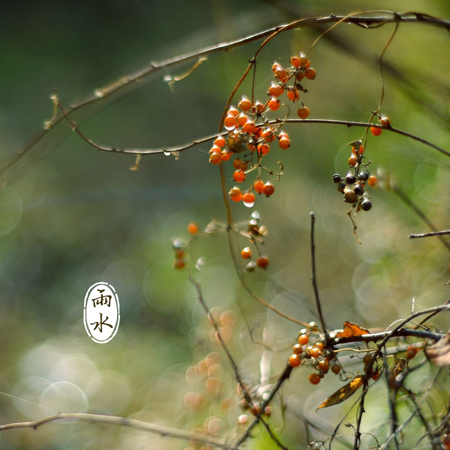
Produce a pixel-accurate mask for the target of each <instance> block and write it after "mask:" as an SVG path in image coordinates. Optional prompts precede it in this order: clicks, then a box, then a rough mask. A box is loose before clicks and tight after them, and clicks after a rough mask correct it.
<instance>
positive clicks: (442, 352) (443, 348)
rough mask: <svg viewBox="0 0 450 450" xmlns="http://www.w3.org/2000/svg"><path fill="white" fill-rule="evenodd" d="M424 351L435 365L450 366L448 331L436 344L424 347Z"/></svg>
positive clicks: (449, 333)
mask: <svg viewBox="0 0 450 450" xmlns="http://www.w3.org/2000/svg"><path fill="white" fill-rule="evenodd" d="M425 353H426V355H427V356H428V358H429V359H430V361H431V362H432V363H433V364H434V365H435V366H438V367H443V366H450V331H448V332H447V334H446V335H445V337H444V338H443V339H441V340H440V341H438V342H436V344H434V345H432V346H430V347H426V348H425Z"/></svg>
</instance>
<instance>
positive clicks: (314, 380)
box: [308, 372, 320, 384]
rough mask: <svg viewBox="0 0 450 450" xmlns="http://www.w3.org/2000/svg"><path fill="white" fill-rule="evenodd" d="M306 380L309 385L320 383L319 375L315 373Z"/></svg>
mask: <svg viewBox="0 0 450 450" xmlns="http://www.w3.org/2000/svg"><path fill="white" fill-rule="evenodd" d="M308 380H309V382H310V383H311V384H319V383H320V375H319V374H318V373H316V372H313V373H310V374H309V377H308Z"/></svg>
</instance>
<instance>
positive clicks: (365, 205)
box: [361, 200, 372, 211]
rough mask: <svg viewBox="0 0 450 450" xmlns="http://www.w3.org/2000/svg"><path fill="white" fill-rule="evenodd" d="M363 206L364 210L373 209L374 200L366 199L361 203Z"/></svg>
mask: <svg viewBox="0 0 450 450" xmlns="http://www.w3.org/2000/svg"><path fill="white" fill-rule="evenodd" d="M361 208H362V209H363V210H364V211H369V210H371V209H372V202H371V201H370V200H364V201H363V202H362V203H361Z"/></svg>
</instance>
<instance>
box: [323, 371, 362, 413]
mask: <svg viewBox="0 0 450 450" xmlns="http://www.w3.org/2000/svg"><path fill="white" fill-rule="evenodd" d="M364 378H365V376H364V375H358V376H357V377H355V378H353V380H352V381H350V383H347V384H346V385H345V386H342V387H341V388H340V389H339V390H338V391H336V392H335V393H334V394H332V395H330V396H329V397H328V398H327V399H326V400H325V401H324V402H323V403H322V404H321V405H320V406H319V407H318V408H317V409H321V408H328V407H329V406H333V405H337V404H339V403H342V402H343V401H344V400H347V399H348V398H349V397H350V396H351V395H353V394H354V393H355V392H356V391H357V390H358V389H359V388H360V387H361V386H362V385H363V383H364Z"/></svg>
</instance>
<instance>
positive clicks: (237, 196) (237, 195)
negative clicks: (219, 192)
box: [228, 186, 242, 202]
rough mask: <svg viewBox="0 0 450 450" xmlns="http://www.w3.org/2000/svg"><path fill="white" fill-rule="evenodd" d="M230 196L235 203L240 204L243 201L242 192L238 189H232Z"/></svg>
mask: <svg viewBox="0 0 450 450" xmlns="http://www.w3.org/2000/svg"><path fill="white" fill-rule="evenodd" d="M228 195H229V197H230V199H231V200H233V202H240V201H241V200H242V192H241V190H240V189H239V188H238V187H236V186H235V187H234V188H232V189H230V191H229V192H228Z"/></svg>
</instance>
